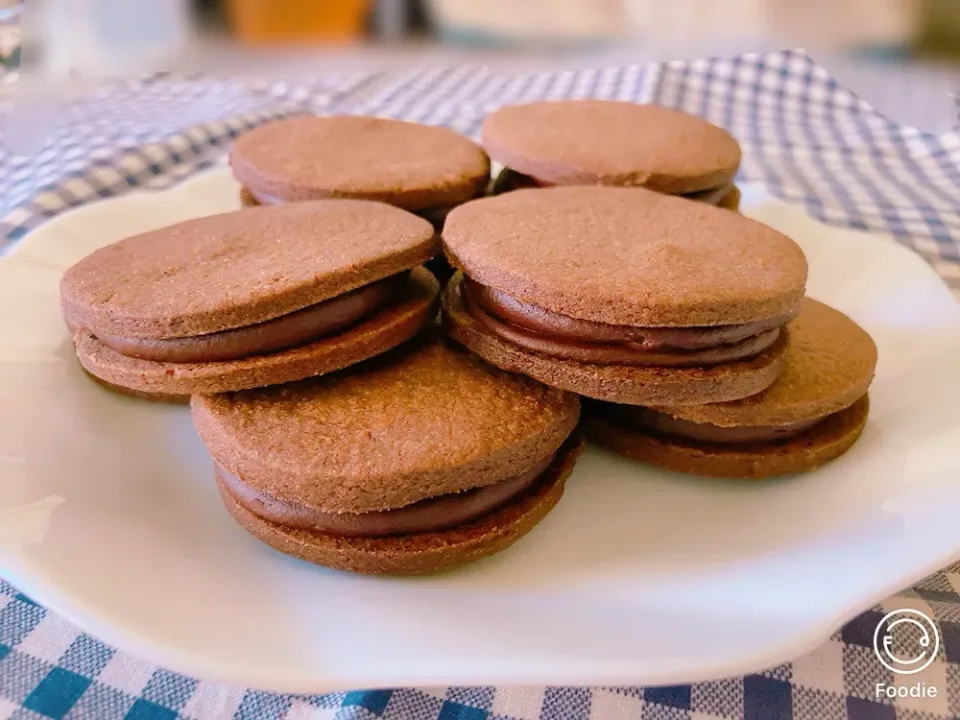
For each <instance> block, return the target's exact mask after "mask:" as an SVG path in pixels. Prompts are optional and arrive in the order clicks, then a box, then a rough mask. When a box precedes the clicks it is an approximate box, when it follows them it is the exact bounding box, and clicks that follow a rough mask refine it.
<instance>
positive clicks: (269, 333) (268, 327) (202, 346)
mask: <svg viewBox="0 0 960 720" xmlns="http://www.w3.org/2000/svg"><path fill="white" fill-rule="evenodd" d="M408 279H409V272H405V273H399V274H397V275H393V276H391V277H388V278H384V279H383V280H379V281H377V282H374V283H370V284H369V285H365V286H363V287H361V288H357V289H356V290H353V291H351V292H348V293H345V294H343V295H340V296H338V297H335V298H331V299H330V300H325V301H323V302H320V303H317V304H316V305H311V306H309V307H306V308H303V309H302V310H297V311H296V312H292V313H288V314H287V315H281V316H280V317H278V318H274V319H273V320H267V321H266V322H262V323H257V324H256V325H250V326H247V327H241V328H236V329H234V330H224V331H222V332H216V333H210V334H207V335H197V336H193V337H185V338H170V339H166V340H148V339H144V338H127V337H120V336H118V335H104V334H101V333H97V334H96V336H97V339H98V340H99V341H100V342H101V343H103V344H104V345H106V346H107V347H108V348H110V349H111V350H114V351H116V352H118V353H120V354H121V355H126V356H127V357H132V358H139V359H141V360H152V361H155V362H173V363H202V362H221V361H229V360H240V359H243V358H247V357H251V356H253V355H262V354H264V353H270V352H278V351H280V350H286V349H288V348H292V347H297V346H299V345H305V344H306V343H308V342H312V341H314V340H318V339H320V338H322V337H326V336H328V335H331V334H333V333H336V332H339V331H341V330H344V329H346V328H348V327H350V326H352V325H355V324H356V323H358V322H360V321H361V320H363V319H364V318H366V317H367V316H369V315H371V314H373V313H375V312H376V311H377V310H379V309H381V308H382V307H384V306H385V305H386V304H387V303H388V302H389V301H390V300H391V299H393V298H394V296H395V295H397V294H398V293H399V292H400V291H401V290H402V288H403V287H404V286H405V285H406V283H407V281H408Z"/></svg>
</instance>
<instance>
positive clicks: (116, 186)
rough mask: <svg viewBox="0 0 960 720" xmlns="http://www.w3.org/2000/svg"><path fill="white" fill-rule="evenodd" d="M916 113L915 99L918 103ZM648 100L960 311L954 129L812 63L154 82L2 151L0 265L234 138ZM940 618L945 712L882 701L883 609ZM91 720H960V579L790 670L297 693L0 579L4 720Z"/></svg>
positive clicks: (792, 58)
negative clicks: (355, 117)
mask: <svg viewBox="0 0 960 720" xmlns="http://www.w3.org/2000/svg"><path fill="white" fill-rule="evenodd" d="M913 90H914V92H913V93H912V96H913V97H917V93H916V88H913ZM578 97H599V98H618V99H623V100H633V101H640V102H655V103H660V104H663V105H668V106H673V107H678V108H681V109H684V110H687V111H690V112H694V113H698V114H701V115H704V116H705V117H707V118H708V119H709V120H711V121H712V122H715V123H717V124H720V125H723V126H725V127H727V128H729V129H730V130H731V131H732V132H733V133H734V134H735V135H736V136H737V137H738V139H739V140H740V142H741V143H742V145H743V147H744V165H743V169H742V177H743V179H745V180H753V181H759V182H762V183H764V184H765V186H766V187H767V188H768V189H769V190H770V191H771V192H772V193H773V194H774V195H777V196H779V197H781V198H783V199H785V200H787V201H788V202H791V203H796V204H799V205H802V206H803V207H804V208H805V209H806V210H807V212H809V213H810V214H811V215H813V216H815V217H817V218H820V219H822V220H823V221H825V222H827V223H831V224H835V225H840V226H846V227H854V228H860V229H865V230H870V231H872V232H875V233H881V234H886V235H889V236H892V237H894V238H896V239H897V240H898V241H900V242H902V243H904V244H905V245H907V246H909V247H911V248H913V249H914V250H916V251H917V252H918V253H919V254H920V255H921V256H923V257H924V258H925V259H926V260H927V261H928V262H930V264H931V265H932V266H933V267H934V268H935V269H936V271H937V272H938V273H939V274H940V275H941V277H943V278H944V280H945V281H946V282H947V283H948V284H949V285H950V286H951V288H952V289H953V290H954V292H955V293H956V294H957V295H958V296H960V131H958V130H954V131H951V132H948V133H945V134H942V135H931V134H926V133H924V132H921V131H919V130H917V129H915V128H910V127H904V126H902V125H900V124H897V123H895V122H893V121H891V120H889V119H888V118H885V117H884V116H882V115H881V114H879V113H878V112H876V111H875V110H873V109H872V108H871V107H870V106H869V105H868V104H867V103H866V102H864V101H863V100H861V99H860V98H858V97H857V96H856V95H855V94H854V93H853V92H851V91H850V90H848V89H845V88H844V87H841V86H840V85H839V84H838V83H837V82H836V81H834V80H833V79H832V78H831V77H830V75H829V74H828V73H827V72H826V71H825V70H824V69H823V68H821V67H819V66H818V65H816V64H815V63H814V62H813V61H812V60H811V59H810V58H809V57H808V56H807V55H806V54H805V53H802V52H798V51H797V52H782V53H774V54H765V55H754V56H742V57H738V58H734V59H727V60H703V61H696V62H677V63H666V64H662V65H656V66H644V67H639V66H637V67H614V68H606V69H598V70H580V71H565V72H558V73H538V74H526V75H518V74H509V73H502V72H496V71H494V70H491V69H485V68H478V67H461V68H441V69H432V70H421V71H411V72H406V73H402V74H388V73H362V72H361V73H353V74H346V75H344V74H341V75H323V76H320V77H316V76H313V77H311V76H308V75H300V76H299V77H293V78H287V79H286V80H285V81H284V82H276V81H266V80H257V81H254V80H249V79H248V80H238V79H229V80H214V79H209V78H202V77H197V78H183V77H173V76H163V75H161V76H155V77H152V78H147V79H144V80H141V81H137V82H124V83H120V84H114V85H111V86H109V87H106V88H103V89H102V90H100V91H99V92H98V93H97V94H96V95H95V96H94V97H89V98H86V99H84V100H78V101H76V102H74V103H72V104H71V105H70V106H69V107H68V109H67V111H66V112H65V113H64V115H63V118H62V122H61V123H60V124H59V125H58V126H57V127H56V128H55V131H54V134H53V136H52V137H51V139H50V141H49V143H48V145H47V147H46V148H45V149H44V150H43V151H42V152H41V153H40V155H39V156H37V157H33V158H18V157H13V156H11V155H9V154H7V153H5V152H3V151H0V232H2V235H0V253H2V252H3V250H4V249H7V248H9V247H12V246H13V245H15V244H16V242H17V241H18V240H19V239H20V238H22V237H23V236H24V235H25V234H26V233H27V232H29V230H31V229H32V228H35V227H37V226H38V225H39V224H41V223H43V222H44V221H45V220H47V219H49V218H51V217H53V216H55V215H57V214H59V213H61V212H63V211H65V210H68V209H70V208H72V207H75V206H77V205H80V204H83V203H86V202H89V201H91V200H95V199H97V198H99V197H103V196H110V195H117V194H120V193H123V192H126V191H128V190H130V189H132V188H143V187H148V188H149V187H157V188H159V187H164V186H169V185H170V184H171V183H175V182H177V181H179V180H181V179H182V178H184V177H185V176H187V175H189V174H192V173H194V172H196V171H197V170H198V169H202V168H205V167H208V166H210V165H213V164H215V163H218V162H222V160H223V157H224V150H225V146H226V144H227V143H228V142H229V140H230V139H231V138H232V137H234V136H235V135H236V134H238V133H240V132H242V131H243V130H245V129H247V128H249V127H252V126H254V125H256V124H259V123H261V122H264V121H266V120H269V119H271V118H275V117H280V116H283V115H285V114H289V113H291V112H302V111H308V112H353V113H367V114H376V115H382V116H388V117H397V118H404V119H408V120H416V121H421V122H425V123H431V124H442V125H447V126H449V127H452V128H454V129H456V130H459V131H461V132H464V133H467V134H470V135H476V133H477V131H478V130H479V126H480V122H481V121H482V118H483V116H484V114H485V113H487V112H488V111H490V110H491V109H493V108H495V107H497V106H499V105H504V104H510V103H516V102H523V101H528V100H534V99H545V98H578ZM900 608H913V609H916V610H920V611H923V612H925V613H926V614H927V615H929V616H931V617H932V618H934V619H935V620H936V621H937V623H938V625H939V630H940V636H941V638H942V643H941V647H940V651H939V654H938V657H937V659H936V660H935V661H934V662H933V664H932V665H931V666H930V667H929V668H928V669H927V670H925V671H924V672H923V674H922V676H918V677H921V679H922V680H923V681H925V682H926V683H927V684H929V685H934V686H936V687H937V688H939V690H940V692H939V694H938V695H937V697H936V698H934V699H926V700H919V699H910V698H897V699H896V700H889V699H882V700H878V699H877V698H876V697H875V684H876V683H879V682H884V683H891V682H892V680H893V676H892V674H891V673H890V672H889V671H887V670H885V669H884V668H883V667H882V666H881V665H880V663H879V662H878V661H877V659H876V657H875V656H874V652H873V647H872V643H873V632H874V629H875V628H876V626H877V623H878V621H879V620H880V618H881V617H882V615H883V613H884V612H889V611H891V610H895V609H900ZM2 718H17V719H26V718H78V719H79V718H89V719H91V720H113V719H114V718H117V719H119V718H127V719H130V720H160V719H167V718H171V719H172V718H191V719H194V720H207V719H211V720H219V719H220V718H237V719H238V720H271V719H276V720H305V719H307V718H329V719H336V720H351V719H356V720H368V719H370V718H384V719H386V720H389V719H393V720H401V719H402V720H407V719H410V720H534V719H543V720H585V719H587V718H590V719H602V720H606V719H608V718H610V719H614V718H623V719H627V718H631V719H632V718H638V719H639V718H643V719H645V720H680V719H685V720H708V719H712V720H721V719H730V720H740V719H741V718H743V719H745V720H780V719H781V718H782V719H796V720H894V719H899V720H940V719H942V718H960V564H957V565H954V566H952V567H950V568H947V569H945V570H943V571H941V572H939V573H937V574H936V575H934V576H932V577H930V578H928V579H927V580H925V581H924V582H922V583H920V584H918V585H916V586H915V587H913V588H911V589H907V590H904V591H903V592H902V593H900V594H898V595H897V596H895V597H893V598H890V599H889V600H887V601H885V602H884V603H882V604H881V605H879V606H877V607H875V608H873V609H872V610H870V611H869V612H867V613H865V614H864V615H862V616H860V617H859V618H857V619H855V620H853V621H852V622H850V623H849V624H847V625H846V626H845V627H844V628H843V629H842V630H841V631H840V632H837V633H836V634H835V635H834V636H833V637H832V638H830V640H829V641H828V642H826V643H825V644H824V645H823V646H821V647H820V648H818V649H817V650H815V651H814V652H812V653H810V654H809V655H807V656H805V657H803V658H800V659H798V660H796V661H795V662H792V663H790V664H787V665H783V666H780V667H776V668H771V669H768V670H766V671H762V672H758V673H756V674H753V675H748V676H745V677H740V678H732V679H726V680H718V681H715V682H708V683H700V684H696V685H692V686H681V687H668V688H637V687H628V688H614V687H610V688H561V687H556V688H542V687H537V688H504V687H475V688H440V689H395V690H377V691H367V692H342V693H335V694H327V695H317V696H284V695H274V694H269V693H264V692H258V691H253V690H247V689H244V688H237V687H228V686H222V685H216V684H212V683H207V682H203V681H201V680H197V679H194V678H188V677H184V676H182V675H178V674H176V673H173V672H169V671H167V670H163V669H160V668H157V667H154V666H151V665H149V664H146V663H144V662H142V661H140V660H137V659H135V658H131V657H128V656H126V655H124V654H122V653H119V652H117V651H116V650H114V649H113V648H110V647H108V646H106V645H104V644H103V643H101V642H99V641H98V640H96V639H95V638H93V637H91V636H89V635H86V634H84V633H83V632H81V631H80V630H79V629H77V628H75V627H73V626H71V625H69V624H68V623H67V622H66V621H64V620H62V619H61V618H59V617H58V616H56V615H54V614H53V613H50V612H48V611H46V610H45V609H43V608H42V607H39V606H38V605H36V604H35V603H33V602H32V601H31V600H30V599H29V598H26V597H24V596H23V595H21V594H19V593H18V591H17V590H16V589H15V588H14V587H12V586H10V585H8V584H6V583H3V582H2V581H0V719H2Z"/></svg>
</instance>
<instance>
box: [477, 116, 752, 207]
mask: <svg viewBox="0 0 960 720" xmlns="http://www.w3.org/2000/svg"><path fill="white" fill-rule="evenodd" d="M482 142H483V147H484V148H485V149H486V151H487V152H488V153H489V154H490V157H492V158H493V159H494V160H496V161H498V162H500V163H502V164H503V165H505V166H507V167H509V168H511V169H513V170H516V171H517V172H520V173H523V174H525V175H531V176H533V177H535V178H537V179H539V180H542V181H545V182H549V183H555V184H557V185H615V186H640V187H646V188H649V189H651V190H656V191H657V192H663V193H669V194H672V195H679V194H683V193H691V192H697V191H699V190H707V189H710V188H716V187H720V186H722V185H726V184H728V183H730V182H732V181H733V178H734V176H735V175H736V174H737V170H738V169H739V167H740V146H739V145H738V144H737V141H736V140H734V139H733V137H732V136H731V135H730V134H729V133H727V132H726V131H725V130H723V129H721V128H719V127H717V126H716V125H711V124H710V123H708V122H707V121H705V120H703V119H701V118H698V117H696V116H694V115H688V114H686V113H682V112H678V111H676V110H669V109H667V108H663V107H659V106H656V105H637V104H634V103H627V102H616V101H612V100H562V101H553V102H549V101H548V102H537V103H531V104H528V105H512V106H509V107H505V108H502V109H500V110H498V111H496V112H494V113H493V114H492V115H489V116H488V117H487V118H486V120H485V121H484V123H483V139H482Z"/></svg>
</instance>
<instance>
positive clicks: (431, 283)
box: [74, 268, 439, 395]
mask: <svg viewBox="0 0 960 720" xmlns="http://www.w3.org/2000/svg"><path fill="white" fill-rule="evenodd" d="M438 292H439V285H438V283H437V280H436V278H434V277H433V275H431V274H430V272H429V271H428V270H425V269H423V268H416V269H414V270H413V271H412V273H411V275H410V282H409V285H408V286H407V288H405V290H404V291H403V294H402V295H401V296H400V297H398V298H397V300H396V301H395V302H394V303H393V304H392V305H391V306H389V307H387V308H384V309H383V310H381V311H380V312H378V313H376V314H374V315H373V316H371V317H369V318H367V319H366V320H363V321H361V322H360V323H358V324H357V325H354V326H353V327H350V328H348V329H347V330H344V331H343V332H342V333H339V334H337V335H332V336H329V337H325V338H320V339H319V340H317V341H315V342H312V343H308V344H306V345H301V346H300V347H295V348H291V349H289V350H283V351H281V352H276V353H270V354H267V355H255V356H253V357H249V358H244V359H242V360H228V361H221V362H208V363H164V362H155V361H152V360H139V359H137V358H131V357H127V356H125V355H121V354H120V353H118V352H115V351H114V350H111V349H110V348H108V347H106V346H105V345H103V344H102V343H101V342H99V341H98V340H97V338H96V337H95V336H94V335H92V334H91V333H89V332H87V331H84V330H81V331H79V332H77V333H76V335H74V344H75V346H76V350H77V357H78V358H79V359H80V364H81V365H83V367H84V369H85V370H86V371H87V372H88V373H90V374H91V375H94V376H96V377H97V378H99V379H100V380H103V381H105V382H106V383H108V384H110V385H113V386H117V387H121V388H124V389H126V390H130V391H133V392H135V393H146V394H148V395H157V394H161V395H209V394H213V393H221V392H232V391H235V390H247V389H250V388H256V387H266V386H267V385H280V384H282V383H287V382H293V381H295V380H302V379H304V378H308V377H313V376H315V375H323V374H326V373H329V372H333V371H335V370H340V369H342V368H345V367H349V366H350V365H354V364H356V363H358V362H360V361H362V360H367V359H368V358H371V357H374V356H375V355H379V354H380V353H383V352H386V351H387V350H390V349H391V348H394V347H396V346H397V345H400V344H401V343H403V342H406V341H407V340H409V339H410V338H412V337H414V336H415V335H416V334H417V333H418V332H420V330H421V329H423V328H424V327H426V326H427V325H429V324H430V323H431V322H432V321H433V319H434V317H435V316H436V298H437V293H438Z"/></svg>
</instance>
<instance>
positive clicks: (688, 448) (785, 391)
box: [586, 299, 877, 478]
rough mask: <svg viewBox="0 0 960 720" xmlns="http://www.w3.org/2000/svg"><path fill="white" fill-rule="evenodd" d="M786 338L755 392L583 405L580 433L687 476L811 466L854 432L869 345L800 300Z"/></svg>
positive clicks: (860, 334) (863, 408)
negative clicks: (646, 403)
mask: <svg viewBox="0 0 960 720" xmlns="http://www.w3.org/2000/svg"><path fill="white" fill-rule="evenodd" d="M788 336H789V341H788V344H787V352H786V354H785V355H784V358H783V368H782V370H781V373H780V377H779V378H778V379H777V381H776V382H775V383H774V384H773V385H772V386H771V387H769V388H768V389H767V390H765V391H763V392H762V393H760V394H758V395H754V396H753V397H749V398H745V399H743V400H738V401H736V402H729V403H719V404H712V405H693V406H682V407H662V406H654V407H636V406H629V405H616V404H610V403H591V404H590V406H589V410H588V411H587V412H588V419H587V421H586V427H587V432H588V433H589V437H591V439H593V440H594V441H595V442H596V443H598V444H599V445H602V446H604V447H607V448H609V449H610V450H613V451H614V452H617V453H620V454H622V455H625V456H626V457H629V458H633V459H635V460H641V461H644V462H648V463H651V464H653V465H659V466H661V467H665V468H668V469H671V470H677V471H679V472H685V473H690V474H693V475H707V476H713V477H736V478H766V477H773V476H777V475H787V474H792V473H798V472H804V471H807V470H813V469H815V468H817V467H820V466H821V465H823V464H824V463H826V462H829V461H830V460H833V459H834V458H836V457H839V456H840V455H842V454H843V453H844V452H846V451H847V450H848V449H849V448H850V446H851V445H853V443H854V442H856V440H857V438H859V437H860V433H861V432H862V431H863V427H864V425H865V424H866V421H867V411H868V409H869V399H868V397H867V389H868V388H869V386H870V383H871V382H872V380H873V375H874V370H875V368H876V364H877V347H876V345H875V344H874V342H873V340H872V339H871V338H870V336H869V335H868V334H867V333H866V332H865V331H864V330H863V329H862V328H860V326H859V325H857V324H856V323H855V322H853V321H852V320H851V319H850V318H848V317H846V316H845V315H843V314H842V313H840V312H838V311H836V310H834V309H832V308H830V307H828V306H826V305H823V304H822V303H819V302H816V301H814V300H809V299H807V300H804V301H803V304H802V306H801V310H800V315H799V317H797V319H796V320H794V321H793V322H792V323H790V325H789V327H788Z"/></svg>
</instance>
